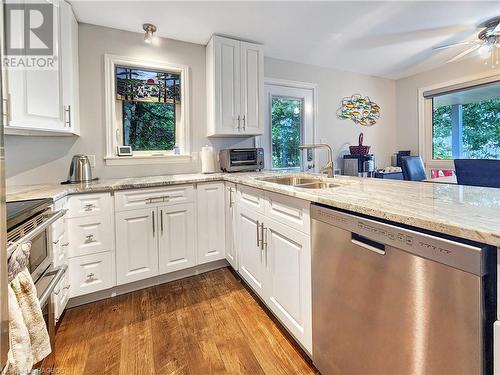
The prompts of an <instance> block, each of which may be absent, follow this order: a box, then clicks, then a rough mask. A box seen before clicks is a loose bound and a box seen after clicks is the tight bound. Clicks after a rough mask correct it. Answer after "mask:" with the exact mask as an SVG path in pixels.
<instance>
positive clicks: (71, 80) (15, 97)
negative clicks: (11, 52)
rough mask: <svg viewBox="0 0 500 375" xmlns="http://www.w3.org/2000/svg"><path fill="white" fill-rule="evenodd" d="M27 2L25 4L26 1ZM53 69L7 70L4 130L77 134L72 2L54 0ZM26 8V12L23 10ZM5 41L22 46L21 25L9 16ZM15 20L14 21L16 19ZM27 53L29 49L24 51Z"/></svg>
mask: <svg viewBox="0 0 500 375" xmlns="http://www.w3.org/2000/svg"><path fill="white" fill-rule="evenodd" d="M26 4H28V3H26ZM53 4H54V22H53V30H54V34H53V35H54V40H53V47H54V52H53V55H50V56H49V57H53V58H54V59H55V60H56V63H55V67H54V68H53V69H35V68H33V69H20V68H15V69H14V68H12V69H6V73H5V80H4V84H5V86H6V87H5V89H4V93H5V94H6V95H5V96H4V103H3V105H4V108H3V109H4V115H5V120H6V121H5V123H6V126H5V133H6V134H18V135H23V134H26V135H37V134H41V135H43V134H48V133H49V134H51V135H71V134H78V132H79V125H78V23H77V21H76V19H75V16H74V14H73V11H72V9H71V5H69V4H68V3H66V2H64V1H54V2H53ZM25 11H28V10H27V9H25ZM11 20H13V21H12V23H11V27H10V29H9V30H5V33H4V35H5V41H4V42H9V43H15V44H16V45H17V46H23V47H22V48H23V49H24V50H26V48H27V46H25V45H24V41H23V40H18V41H17V42H16V41H13V39H12V38H14V39H15V38H16V37H17V38H22V37H23V35H24V32H23V29H24V27H23V24H24V22H22V21H21V18H19V17H17V18H16V17H13V18H12V17H11ZM16 20H17V21H16ZM26 54H27V56H29V52H26Z"/></svg>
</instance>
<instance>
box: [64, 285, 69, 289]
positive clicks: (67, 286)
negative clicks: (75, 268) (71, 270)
mask: <svg viewBox="0 0 500 375" xmlns="http://www.w3.org/2000/svg"><path fill="white" fill-rule="evenodd" d="M69 288H71V284H69V285H66V286H65V287H63V289H69Z"/></svg>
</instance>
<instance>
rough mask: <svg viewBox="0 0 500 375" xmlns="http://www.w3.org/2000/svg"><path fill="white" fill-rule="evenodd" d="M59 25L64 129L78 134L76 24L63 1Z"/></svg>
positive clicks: (70, 11)
mask: <svg viewBox="0 0 500 375" xmlns="http://www.w3.org/2000/svg"><path fill="white" fill-rule="evenodd" d="M59 9H60V17H59V18H60V25H61V39H60V42H61V59H60V62H61V80H62V104H63V110H64V114H63V115H64V116H63V120H64V127H65V129H67V130H68V131H71V132H72V133H76V134H78V133H79V131H80V126H79V121H78V118H79V112H78V110H79V108H78V107H79V106H78V88H79V77H78V75H79V72H78V22H77V21H76V18H75V15H74V14H73V9H72V8H71V5H70V4H68V3H67V2H65V1H61V2H60V3H59Z"/></svg>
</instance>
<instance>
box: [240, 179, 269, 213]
mask: <svg viewBox="0 0 500 375" xmlns="http://www.w3.org/2000/svg"><path fill="white" fill-rule="evenodd" d="M236 200H237V202H236V203H237V206H238V207H246V208H249V209H251V210H254V211H257V212H259V213H264V209H265V208H264V191H263V190H261V189H256V188H253V187H249V186H243V185H238V190H237V193H236Z"/></svg>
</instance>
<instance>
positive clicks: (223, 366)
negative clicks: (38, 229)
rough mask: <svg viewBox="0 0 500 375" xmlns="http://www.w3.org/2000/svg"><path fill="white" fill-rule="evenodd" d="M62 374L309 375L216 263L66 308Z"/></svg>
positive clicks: (60, 344) (60, 345) (59, 342)
mask: <svg viewBox="0 0 500 375" xmlns="http://www.w3.org/2000/svg"><path fill="white" fill-rule="evenodd" d="M55 367H56V368H57V369H59V370H62V371H64V373H65V374H71V375H78V374H85V375H91V374H99V375H101V374H127V375H131V374H133V375H139V374H148V375H149V374H202V375H206V374H252V375H253V374H287V375H288V374H315V373H317V372H316V371H315V370H314V369H313V367H311V366H310V365H309V364H308V361H306V360H305V359H304V357H303V356H302V355H301V352H300V351H299V349H298V348H297V347H296V344H294V343H292V342H291V339H289V338H288V337H287V335H286V334H285V333H284V332H283V331H282V329H281V328H278V326H277V325H276V323H275V322H274V321H273V320H272V319H271V318H270V317H269V316H268V315H267V314H266V312H265V311H264V310H263V309H262V308H261V306H260V305H259V303H257V301H256V297H254V296H252V294H251V293H250V292H249V291H248V290H247V289H246V288H245V287H244V286H243V285H242V284H241V283H240V282H239V280H238V279H237V278H236V277H235V275H234V274H233V273H232V272H231V271H229V269H227V268H224V269H220V270H216V271H212V272H209V273H205V274H202V275H198V276H194V277H190V278H187V279H183V280H178V281H174V282H171V283H168V284H163V285H159V286H155V287H152V288H148V289H143V290H140V291H137V292H133V293H129V294H126V295H122V296H118V297H115V298H111V299H108V300H104V301H100V302H97V303H94V304H89V305H85V306H80V307H76V308H73V309H70V310H68V311H67V312H66V314H65V316H64V319H63V321H62V322H61V325H60V327H59V330H58V332H57V334H56V365H55Z"/></svg>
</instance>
